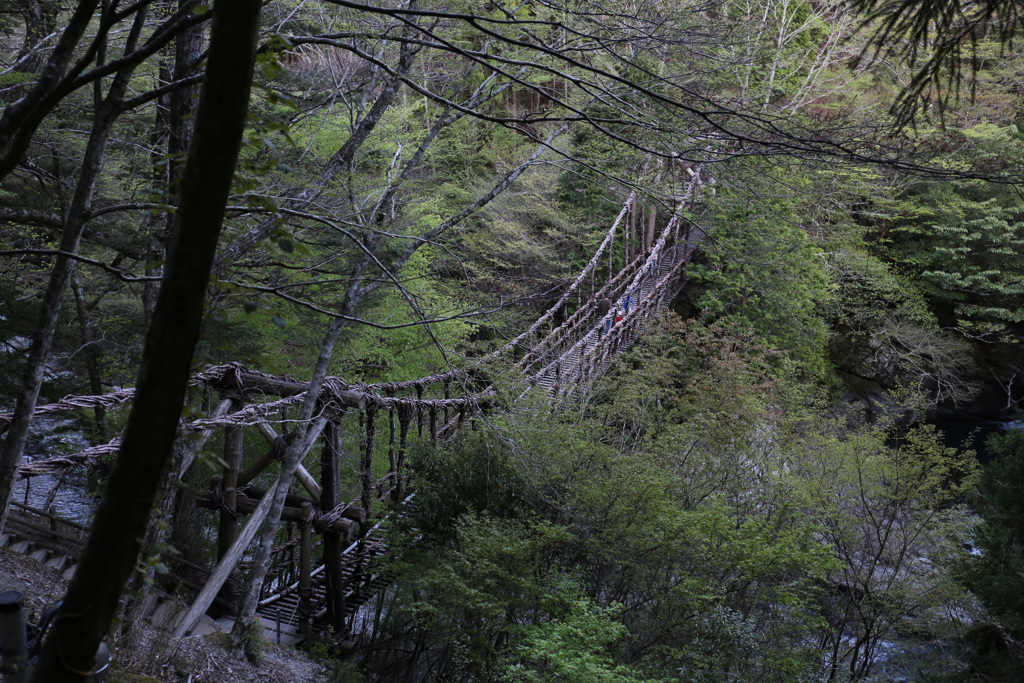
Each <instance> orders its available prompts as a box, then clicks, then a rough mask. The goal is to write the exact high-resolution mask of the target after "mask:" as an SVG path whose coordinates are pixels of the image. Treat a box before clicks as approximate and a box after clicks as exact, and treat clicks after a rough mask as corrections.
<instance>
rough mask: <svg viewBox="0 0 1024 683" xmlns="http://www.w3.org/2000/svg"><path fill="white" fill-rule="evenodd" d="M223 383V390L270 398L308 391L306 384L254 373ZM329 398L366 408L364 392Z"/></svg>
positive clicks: (335, 394)
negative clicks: (265, 395)
mask: <svg viewBox="0 0 1024 683" xmlns="http://www.w3.org/2000/svg"><path fill="white" fill-rule="evenodd" d="M225 379H226V381H225V382H224V383H223V384H224V388H227V389H234V390H237V391H241V392H243V393H248V392H257V393H260V394H269V395H271V396H281V397H288V396H298V395H299V394H304V393H306V391H307V390H308V389H309V384H308V383H307V382H296V381H295V380H285V379H278V378H276V377H265V376H263V375H259V374H256V373H249V372H237V373H231V374H230V375H229V376H228V377H227V378H225ZM329 397H330V398H332V399H336V400H337V401H338V402H340V403H341V405H342V406H344V407H346V408H358V409H360V410H362V409H363V408H365V407H366V392H363V391H349V390H345V389H342V390H339V391H332V392H331V393H330V394H329Z"/></svg>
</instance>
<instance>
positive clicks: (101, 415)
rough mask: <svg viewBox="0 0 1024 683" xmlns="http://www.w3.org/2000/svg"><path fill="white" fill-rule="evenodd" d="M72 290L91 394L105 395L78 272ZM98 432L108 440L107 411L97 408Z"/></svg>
mask: <svg viewBox="0 0 1024 683" xmlns="http://www.w3.org/2000/svg"><path fill="white" fill-rule="evenodd" d="M71 289H72V291H73V292H74V293H75V310H76V311H77V313H78V328H79V329H80V330H81V332H82V353H83V354H84V355H85V370H86V374H88V376H89V392H90V393H91V394H92V395H93V396H99V395H100V394H102V393H103V381H102V380H103V378H102V377H101V376H100V362H99V357H100V353H99V348H98V347H97V346H96V337H95V335H94V334H93V331H92V324H91V323H90V322H89V304H88V302H87V301H86V300H85V289H84V288H83V287H82V281H81V279H80V278H79V277H78V272H77V271H76V272H74V273H72V275H71ZM95 416H96V430H97V432H98V434H99V439H100V441H106V440H107V409H106V408H104V407H103V406H96V409H95Z"/></svg>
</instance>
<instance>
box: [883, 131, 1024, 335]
mask: <svg viewBox="0 0 1024 683" xmlns="http://www.w3.org/2000/svg"><path fill="white" fill-rule="evenodd" d="M962 134H963V135H964V136H966V137H967V138H969V139H971V138H976V139H977V140H978V142H977V143H976V144H977V148H976V149H974V150H973V153H975V154H981V155H983V154H984V153H985V152H984V151H983V150H984V149H985V148H986V147H988V146H996V147H999V146H1001V147H1002V148H1003V151H1006V150H1007V149H1008V150H1010V151H1012V152H1013V153H1015V154H1016V156H1017V157H1018V158H1020V156H1021V152H1020V150H1019V147H1020V144H1019V141H1017V140H1016V137H1017V136H1016V135H1015V134H1014V133H1010V132H1008V131H1007V130H1006V129H1003V128H999V127H996V126H991V125H981V126H976V127H974V128H971V129H966V130H964V131H962ZM895 208H896V210H897V213H894V214H893V215H892V220H891V222H890V223H889V224H888V225H885V226H884V228H883V230H882V232H881V234H880V235H879V239H880V245H881V246H882V252H881V253H882V254H883V256H884V257H886V258H887V259H889V260H891V261H894V262H896V263H897V264H899V265H900V266H901V267H902V268H904V269H905V270H906V271H907V272H908V273H909V274H910V275H911V276H912V277H913V278H914V279H915V281H916V282H917V283H918V284H919V286H920V287H921V289H922V291H923V292H924V294H925V295H926V296H927V297H928V298H929V299H930V300H931V302H932V303H933V305H934V306H935V308H936V310H937V312H938V314H939V317H940V320H941V321H942V323H943V325H946V326H955V327H956V328H957V329H959V330H960V332H961V333H962V334H964V335H966V336H968V337H972V338H982V339H986V340H989V341H996V340H1003V341H1005V340H1007V338H1008V334H1007V333H1008V331H1009V330H1010V329H1011V326H1013V325H1017V324H1020V323H1021V322H1024V313H1022V311H1024V228H1022V227H1021V226H1022V223H1021V221H1020V215H1021V212H1022V211H1024V209H1022V207H1021V200H1020V197H1019V196H1018V195H1017V194H1015V193H1013V192H1008V191H1006V190H1005V189H1002V188H998V187H990V186H986V185H984V184H982V183H977V182H973V183H969V182H963V183H957V184H942V185H939V184H929V185H924V186H918V187H915V188H913V189H912V192H910V193H909V194H908V195H907V196H906V197H904V198H902V200H901V201H900V203H898V204H897V205H896V207H895Z"/></svg>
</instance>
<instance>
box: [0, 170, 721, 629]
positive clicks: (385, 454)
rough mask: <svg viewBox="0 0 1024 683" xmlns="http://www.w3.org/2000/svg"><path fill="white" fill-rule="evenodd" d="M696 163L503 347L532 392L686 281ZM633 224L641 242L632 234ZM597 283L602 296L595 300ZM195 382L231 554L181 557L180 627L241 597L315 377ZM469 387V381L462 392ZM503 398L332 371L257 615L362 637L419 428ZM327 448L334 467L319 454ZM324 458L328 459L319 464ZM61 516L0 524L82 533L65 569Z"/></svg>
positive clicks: (183, 470)
mask: <svg viewBox="0 0 1024 683" xmlns="http://www.w3.org/2000/svg"><path fill="white" fill-rule="evenodd" d="M690 173H691V176H692V177H691V179H690V181H689V183H688V185H687V186H686V188H685V190H684V192H683V193H682V194H681V195H680V196H679V197H678V198H677V199H678V202H679V205H678V207H677V210H676V211H675V213H673V214H672V215H671V216H670V218H669V220H668V222H667V224H666V225H665V227H664V228H663V230H662V231H661V232H660V233H659V234H654V231H653V221H652V222H651V223H650V226H651V229H649V230H647V231H646V233H645V231H644V230H640V231H637V230H635V229H633V230H628V229H627V226H628V225H629V224H630V223H631V221H632V222H635V217H636V215H637V193H636V192H633V193H631V194H630V195H629V197H628V198H627V200H626V202H625V204H624V205H623V208H622V210H621V211H620V212H619V214H618V216H617V218H616V219H615V221H614V223H613V224H612V226H611V227H610V229H609V230H608V232H607V233H606V235H605V238H604V240H603V241H602V243H601V244H600V245H599V246H598V248H597V250H596V251H595V253H594V255H593V257H592V258H591V260H590V261H589V262H588V264H587V266H586V267H585V268H584V269H583V270H582V271H581V272H580V273H579V275H578V276H577V277H576V278H575V279H574V280H573V282H572V283H571V284H570V285H569V286H568V287H567V288H566V289H565V290H564V292H563V294H562V296H561V297H560V298H559V300H558V301H557V302H556V303H555V304H554V305H553V306H552V307H551V308H550V309H549V310H548V311H546V312H545V313H544V314H543V315H542V316H540V318H538V319H537V320H536V321H535V322H534V323H533V324H532V325H531V326H530V328H529V329H527V330H526V331H525V332H523V333H522V334H520V335H519V336H517V337H516V338H514V339H512V340H511V341H509V342H508V343H507V344H506V345H505V346H504V347H503V348H502V349H501V350H500V351H498V352H496V354H495V355H506V356H507V355H513V357H514V354H522V351H521V349H524V348H526V349H528V350H527V351H526V352H525V354H522V355H521V356H520V357H519V358H518V361H517V362H516V364H515V367H516V368H517V369H518V370H519V371H521V372H522V373H523V376H524V378H525V384H524V391H523V393H522V395H526V394H528V393H530V392H531V391H533V392H537V391H540V392H543V393H544V394H545V395H546V396H547V397H548V399H549V400H550V401H552V402H558V401H565V400H572V397H573V396H575V395H577V394H578V393H579V392H580V391H581V390H582V389H583V388H584V387H586V386H589V385H590V384H591V383H593V382H594V381H595V380H596V379H598V378H599V377H601V375H602V374H604V372H605V371H606V370H607V368H608V367H609V365H610V364H611V362H612V361H613V360H614V357H615V356H616V355H617V354H619V353H621V352H622V351H624V350H625V349H627V348H629V346H631V345H632V344H633V343H634V342H635V341H636V340H637V339H638V338H639V336H640V335H641V334H642V333H643V332H644V330H645V328H646V327H647V326H648V325H649V324H650V323H651V321H652V320H653V319H654V318H655V317H656V316H657V315H658V314H659V311H661V310H662V309H663V308H664V306H665V305H666V304H667V303H668V302H669V301H670V300H671V299H672V298H673V297H674V296H675V295H676V294H677V293H678V291H679V289H680V288H681V287H682V283H683V281H684V274H685V269H686V266H687V264H688V263H689V262H690V261H691V260H692V258H693V255H694V253H695V251H696V250H697V248H698V247H699V245H700V243H701V239H702V237H703V233H701V232H700V231H699V230H697V229H696V228H695V227H694V226H693V225H692V224H690V223H688V222H686V221H684V220H683V219H682V210H683V209H684V208H685V207H689V206H693V205H694V203H695V202H696V201H697V198H698V196H699V193H700V189H701V187H702V184H703V183H702V179H701V176H700V174H699V173H695V172H693V171H692V170H691V171H690ZM641 227H642V226H641ZM617 234H620V235H621V237H620V242H624V243H626V244H627V245H630V243H631V242H632V246H631V247H630V246H627V247H626V251H627V254H628V255H630V256H631V257H632V258H630V259H628V260H627V264H626V266H625V267H624V268H622V269H621V270H619V271H618V272H617V273H614V274H613V273H609V277H608V279H607V280H606V281H605V283H604V284H603V286H601V287H600V288H597V287H596V286H595V284H594V283H595V282H596V280H597V273H598V271H599V269H600V270H603V268H604V263H605V262H606V260H607V262H608V263H609V264H610V263H611V262H612V258H611V248H612V246H613V245H614V244H615V241H616V235H617ZM630 234H632V235H633V239H632V241H631V240H629V239H623V238H625V237H627V236H629V235H630ZM588 281H589V282H590V283H591V294H590V296H589V297H586V299H585V300H584V296H583V293H584V290H585V289H586V286H587V283H588ZM572 300H576V301H579V302H580V303H579V305H578V306H577V307H576V309H575V311H574V312H573V313H572V315H569V316H568V317H567V318H566V319H565V320H564V322H562V323H561V324H559V325H557V326H555V327H554V329H552V324H551V323H552V321H554V320H556V319H557V318H558V315H559V312H561V311H564V310H565V308H566V306H567V305H568V303H569V302H570V301H572ZM602 302H605V305H604V306H602ZM620 318H621V319H620ZM192 385H194V386H195V387H196V388H198V389H199V390H200V391H202V392H203V393H204V395H206V396H209V397H211V400H210V401H209V404H210V405H209V409H208V411H207V415H206V416H205V417H202V418H198V419H194V420H191V421H190V422H188V423H187V424H183V427H182V434H183V437H182V440H181V457H180V459H179V461H178V463H177V465H176V471H175V472H174V473H173V474H174V475H176V477H175V478H177V479H179V480H180V479H184V478H185V476H186V475H187V474H188V472H189V471H190V469H191V468H194V467H196V462H197V460H198V459H199V455H200V453H202V452H203V450H204V449H205V448H206V446H207V444H208V443H210V440H211V438H212V437H213V435H214V434H215V432H217V431H218V430H219V431H221V432H222V434H221V436H220V438H218V439H217V442H218V443H221V444H222V448H223V457H222V465H221V466H220V470H221V471H220V472H218V473H217V474H215V475H213V476H211V477H209V481H208V485H207V486H206V487H205V488H204V489H203V490H201V491H199V492H197V493H195V494H194V495H195V504H196V505H197V506H199V507H202V508H206V509H210V510H214V511H216V514H217V518H218V521H217V558H218V561H217V564H216V566H214V567H213V568H207V567H205V566H202V564H201V563H199V562H196V561H194V558H193V559H192V560H190V559H188V558H183V557H180V556H177V555H169V556H166V557H165V560H166V563H167V564H168V566H169V567H170V570H171V574H172V575H173V576H174V577H176V578H177V580H178V585H179V587H180V588H183V589H185V590H186V591H192V593H193V596H194V597H193V598H192V599H191V600H190V601H188V604H186V605H172V606H167V605H166V602H165V603H160V602H159V601H157V600H152V601H151V602H152V603H153V604H152V605H150V606H149V608H148V609H147V610H146V611H147V612H149V613H150V614H151V617H150V618H151V620H153V621H154V622H155V623H159V624H160V625H161V626H163V627H165V628H167V629H168V630H169V631H170V632H171V633H172V634H174V635H176V636H184V635H187V634H189V633H192V632H201V631H202V630H203V629H204V628H205V629H210V628H213V627H214V626H211V624H216V623H217V622H215V621H214V620H212V619H211V618H210V617H207V616H205V615H206V613H207V611H209V610H210V609H211V607H212V608H214V609H215V610H219V611H220V612H222V613H227V614H229V615H230V613H231V611H232V610H233V609H236V607H237V602H236V597H237V595H238V593H239V591H238V583H239V581H240V579H241V576H242V575H244V571H243V570H244V566H245V560H244V558H245V555H246V551H247V549H248V548H249V547H250V544H251V543H252V541H253V538H254V537H255V535H256V532H257V531H258V529H259V527H260V525H261V524H262V523H263V521H264V519H265V518H266V516H267V514H268V511H269V509H270V505H269V501H270V498H271V496H272V491H273V489H272V487H270V488H267V487H265V486H262V485H260V484H259V481H260V475H261V474H263V473H265V472H267V470H268V468H271V467H272V466H273V465H274V464H275V463H277V462H278V461H279V460H280V459H281V457H282V456H283V454H284V452H285V449H286V447H287V446H288V444H289V440H290V439H292V438H294V437H293V434H295V433H297V431H293V429H291V427H292V426H293V423H292V422H290V421H289V419H288V411H289V410H292V411H295V410H296V409H297V406H298V405H299V404H300V403H301V402H302V401H303V400H304V398H305V395H306V392H307V390H308V384H307V383H305V382H301V381H296V380H294V379H291V378H287V377H277V376H273V375H269V374H266V373H261V372H257V371H255V370H251V369H248V368H245V367H244V366H242V365H241V364H238V363H228V364H225V365H219V366H215V367H210V368H206V369H205V370H203V371H202V372H199V373H197V374H196V375H195V376H194V377H193V379H192ZM453 389H455V390H456V391H455V392H454V393H456V394H459V395H457V396H453ZM132 394H133V391H132V390H131V389H125V390H120V391H117V392H112V393H110V394H105V395H102V396H72V397H67V398H65V399H63V400H62V401H59V402H57V403H55V404H50V405H45V406H40V407H39V408H37V410H36V414H37V415H43V414H49V413H54V412H60V411H66V410H72V409H78V408H94V407H96V406H104V407H106V408H111V407H114V406H116V405H119V404H123V403H126V402H128V401H130V400H131V398H132ZM213 397H216V398H215V399H214V398H213ZM513 400H514V397H513ZM496 405H497V390H496V389H495V387H493V386H492V385H490V384H489V382H487V380H486V378H485V377H484V376H483V375H482V374H480V373H479V372H478V371H474V370H450V371H447V372H440V373H437V374H435V375H431V376H428V377H423V378H420V379H416V380H411V381H406V382H386V383H375V384H349V383H346V382H345V381H344V380H342V379H341V378H337V377H330V378H327V379H326V380H325V382H324V384H323V388H322V390H321V392H320V395H319V396H318V410H317V411H316V413H315V414H316V417H314V418H313V421H312V423H311V424H310V425H309V426H308V429H307V430H306V434H305V437H304V441H303V443H302V444H300V445H299V450H300V454H301V458H300V464H299V466H298V468H297V470H296V475H295V482H297V485H296V484H293V486H292V491H291V492H290V493H289V495H288V497H287V499H286V501H285V507H284V510H283V512H282V522H283V523H284V524H283V529H284V531H283V534H282V535H283V538H282V539H281V542H280V544H279V545H278V546H277V547H276V548H274V550H273V552H272V554H271V559H270V565H269V567H268V570H267V572H266V577H265V579H264V582H263V585H262V588H261V591H260V596H259V603H258V608H257V614H258V615H259V616H260V617H261V618H262V619H263V620H264V623H265V624H267V626H268V633H269V634H272V635H275V636H276V637H277V638H280V639H281V642H287V643H295V642H299V641H301V640H303V639H308V638H309V637H310V635H311V634H312V633H313V631H314V630H316V629H318V628H321V627H326V626H330V627H332V628H333V631H334V634H335V636H336V637H338V638H340V639H341V640H345V641H347V642H349V644H350V645H351V644H354V642H355V641H356V640H357V636H358V628H357V627H355V622H356V619H357V614H358V613H359V610H360V608H361V607H362V606H363V605H364V604H365V603H366V601H367V600H369V599H370V598H371V597H372V596H374V595H375V594H377V593H378V592H379V591H380V590H381V588H382V587H384V586H386V585H387V584H388V582H389V581H390V580H391V577H390V576H389V575H388V574H387V572H386V567H385V564H384V562H383V558H384V557H385V556H386V554H387V551H388V547H387V538H386V536H385V534H384V532H383V526H382V524H381V515H382V514H385V513H386V511H387V510H389V509H390V510H400V509H401V506H402V505H403V504H407V503H408V502H409V500H410V499H411V498H412V496H413V495H414V493H413V492H412V491H411V486H410V485H411V480H410V471H409V468H408V464H407V453H408V451H409V447H410V442H411V441H412V440H414V439H430V440H434V441H438V440H440V441H446V440H450V439H451V438H452V437H453V436H454V435H455V433H456V432H457V431H458V429H459V428H460V426H461V425H463V424H465V423H466V422H467V421H471V420H473V419H474V418H476V417H477V416H479V415H481V414H482V413H484V412H486V411H488V410H491V409H493V408H494V407H495V406H496ZM5 420H6V421H8V422H9V420H10V416H4V415H0V425H2V424H3V422H4V421H5ZM119 443H120V442H119V440H118V439H114V440H112V441H111V442H110V443H108V444H101V445H98V446H94V447H92V448H90V449H87V450H85V451H82V452H80V453H77V454H74V455H69V456H60V457H51V458H44V459H38V460H35V461H33V462H26V463H24V464H23V465H22V466H21V467H20V469H19V476H20V477H22V478H25V477H32V476H38V475H41V474H53V473H57V472H59V471H61V470H62V469H64V468H67V467H72V466H81V465H87V464H95V463H96V462H97V461H98V460H99V459H100V458H102V457H104V456H108V455H110V454H112V453H115V452H116V451H117V449H118V446H119ZM318 446H319V448H317V447H318ZM317 451H318V452H319V453H318V454H319V462H318V465H319V466H318V467H316V466H313V465H312V464H311V460H312V458H314V457H316V456H315V453H316V452H317ZM247 463H248V464H247ZM310 469H312V470H314V471H317V470H319V472H318V475H319V476H318V477H314V476H313V474H312V473H311V472H310ZM345 471H349V472H351V471H355V472H357V473H358V481H357V482H356V485H354V486H348V487H343V486H342V477H343V473H344V472H345ZM264 479H266V477H264ZM345 493H348V496H347V498H348V499H347V500H346V499H344V498H346V496H345V495H344V494H345ZM39 513H42V514H41V515H40V514H39ZM32 515H36V517H35V518H32V517H31V516H32ZM47 515H49V516H47ZM56 519H57V516H56V515H53V514H52V513H46V512H43V511H34V512H33V511H32V510H19V511H18V514H15V515H12V516H11V521H10V522H9V524H8V527H9V529H7V530H6V532H5V533H4V534H0V544H4V543H9V544H11V545H14V544H18V543H22V542H23V541H24V542H25V543H23V547H24V548H32V549H36V548H39V549H42V548H46V547H47V543H49V544H50V545H56V544H57V541H59V540H61V538H62V537H68V538H71V537H73V540H74V541H75V543H71V542H70V541H66V540H65V541H64V545H63V546H61V547H62V548H65V551H64V552H63V553H62V557H63V559H61V560H59V561H60V563H61V568H65V567H66V571H72V570H73V569H72V568H73V565H74V561H75V557H76V552H79V551H80V548H81V542H82V539H81V537H82V534H83V533H84V530H83V529H81V528H78V527H72V531H68V530H67V529H64V530H61V529H62V527H60V526H59V522H58V521H56ZM33 534H35V536H36V539H35V540H34V541H33V540H31V537H32V535H33ZM18 547H19V548H20V547H22V546H18ZM221 625H222V626H223V625H224V624H223V623H222V624H221ZM197 629H198V631H197Z"/></svg>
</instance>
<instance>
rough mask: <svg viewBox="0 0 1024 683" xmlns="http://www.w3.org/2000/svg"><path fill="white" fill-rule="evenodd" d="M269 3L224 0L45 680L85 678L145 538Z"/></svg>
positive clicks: (44, 667) (44, 657) (42, 667)
mask: <svg viewBox="0 0 1024 683" xmlns="http://www.w3.org/2000/svg"><path fill="white" fill-rule="evenodd" d="M259 16H260V3H258V2H256V1H255V0H215V2H214V5H213V29H212V38H211V41H210V50H209V60H208V67H207V76H206V81H205V83H204V85H203V90H202V97H201V99H200V104H199V111H198V114H197V116H196V129H195V140H194V143H193V145H192V150H191V153H190V154H189V159H188V162H187V164H186V168H185V174H184V177H183V180H182V193H181V202H180V205H179V208H178V212H177V221H176V223H175V231H174V234H173V236H172V242H171V245H170V247H169V250H168V258H167V267H166V270H165V273H164V277H163V285H162V286H161V289H160V296H159V298H158V300H157V304H156V310H155V313H154V317H153V324H152V325H151V326H150V328H149V330H148V332H147V334H146V344H145V348H144V350H143V354H142V363H141V368H140V370H139V379H138V383H137V391H136V395H135V402H134V404H133V405H132V410H131V413H130V415H129V417H128V427H127V429H126V430H125V435H124V440H123V442H122V445H121V450H120V452H119V453H118V457H117V461H116V463H115V465H114V470H113V472H112V473H111V476H110V481H109V482H108V484H107V492H106V494H105V495H104V497H103V501H102V502H101V503H100V507H99V509H98V510H97V512H96V519H95V521H94V523H93V526H92V531H91V533H90V534H89V541H88V543H87V544H86V547H85V550H84V552H83V553H82V561H81V563H80V564H79V565H78V570H77V571H76V572H75V577H74V579H73V580H72V581H71V586H70V587H69V589H68V594H67V597H66V598H65V600H64V606H63V608H62V609H61V612H60V613H59V614H58V616H57V617H56V619H55V620H54V624H53V627H52V628H53V632H52V634H51V635H50V637H49V638H47V639H46V642H45V644H44V646H43V652H42V654H41V655H40V662H39V669H38V671H37V673H36V679H37V680H40V681H47V683H62V682H64V681H81V680H84V678H85V677H86V675H87V674H88V672H89V671H90V670H91V669H92V668H93V666H94V657H95V652H96V648H97V647H98V646H99V643H100V640H101V639H102V638H103V637H104V635H105V634H106V633H107V630H108V629H109V628H110V623H111V619H112V618H113V616H114V613H115V611H116V609H117V604H118V601H119V599H120V596H121V592H122V590H123V589H124V585H125V583H126V582H127V580H128V577H129V576H130V575H131V573H132V572H133V571H134V569H135V563H136V560H137V557H138V553H139V539H141V538H142V537H143V536H144V535H145V533H146V526H147V523H148V521H149V515H150V511H151V509H152V507H153V500H154V497H155V494H156V490H157V485H158V484H159V482H160V477H161V476H162V475H163V472H164V469H165V467H166V464H167V460H168V458H169V457H170V454H171V449H172V447H173V443H174V436H175V432H176V429H177V425H178V418H179V417H180V415H181V408H182V405H183V404H184V401H185V389H186V387H187V383H188V377H189V372H190V369H191V364H192V354H193V352H194V350H195V345H196V341H197V339H198V336H199V330H200V327H201V323H202V316H203V304H204V301H205V296H206V286H207V283H208V282H209V276H210V268H211V266H212V264H213V257H214V253H215V252H216V249H217V240H218V238H219V236H220V230H221V224H222V222H223V219H224V207H225V206H226V204H227V198H228V193H229V190H230V187H231V180H232V176H233V174H234V170H235V162H236V160H237V158H238V151H239V149H240V146H241V140H242V133H243V130H244V126H245V119H246V113H247V111H248V106H249V92H250V87H251V85H252V71H253V63H254V59H255V54H256V37H257V33H258V29H259Z"/></svg>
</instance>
